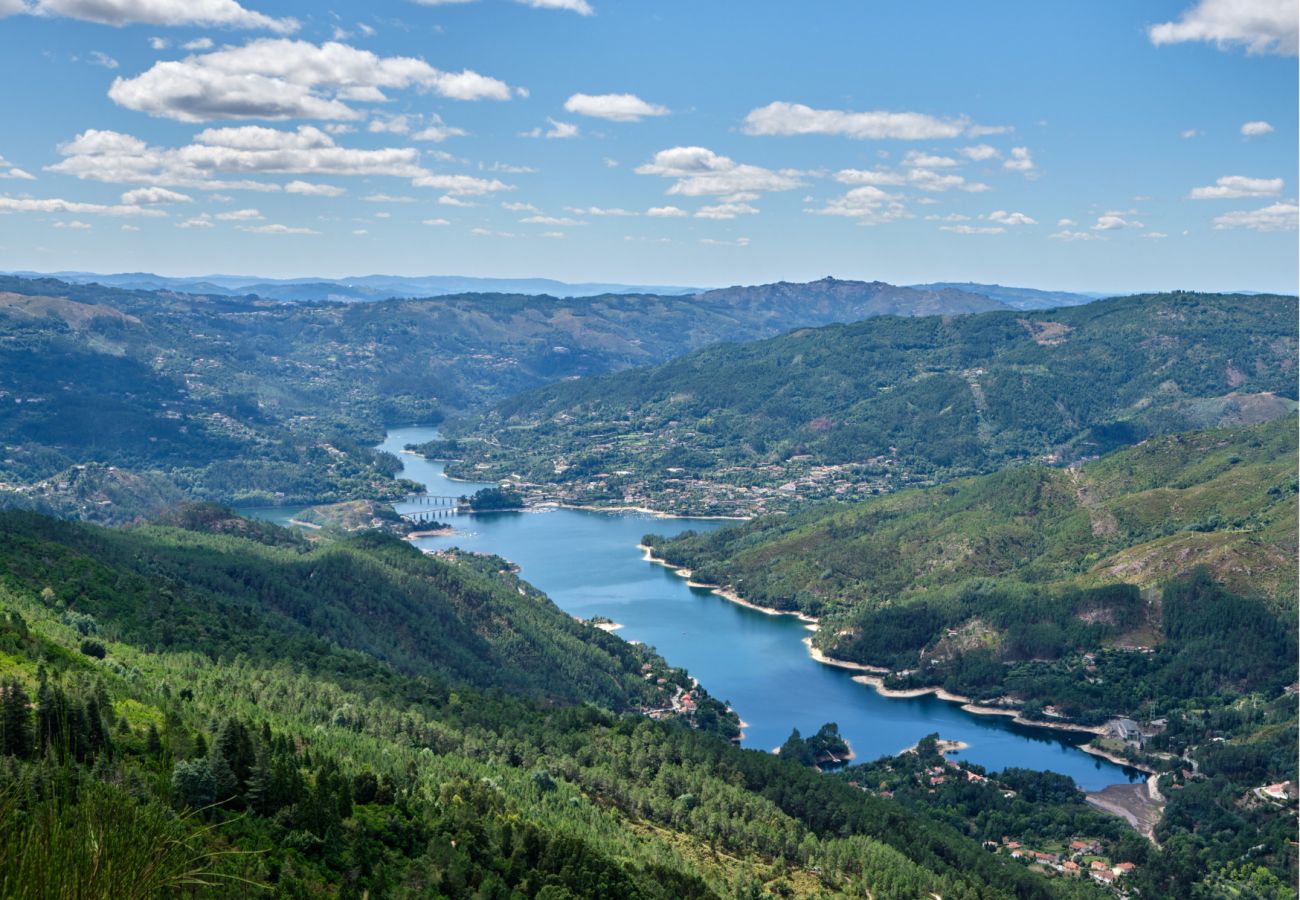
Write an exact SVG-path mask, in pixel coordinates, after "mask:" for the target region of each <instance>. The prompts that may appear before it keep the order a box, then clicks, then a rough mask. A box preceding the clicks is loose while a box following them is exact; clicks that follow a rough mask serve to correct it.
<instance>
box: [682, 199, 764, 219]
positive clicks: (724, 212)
mask: <svg viewBox="0 0 1300 900" xmlns="http://www.w3.org/2000/svg"><path fill="white" fill-rule="evenodd" d="M757 212H758V210H757V209H756V208H754V207H752V206H750V205H749V204H748V203H719V204H717V205H715V206H702V207H700V208H699V209H698V210H696V212H695V218H697V219H734V218H736V216H752V215H754V214H756V213H757Z"/></svg>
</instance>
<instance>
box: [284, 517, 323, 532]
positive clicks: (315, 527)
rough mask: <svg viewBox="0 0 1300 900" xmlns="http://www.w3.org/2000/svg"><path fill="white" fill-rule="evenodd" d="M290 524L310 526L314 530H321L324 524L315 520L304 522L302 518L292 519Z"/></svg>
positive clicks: (300, 526)
mask: <svg viewBox="0 0 1300 900" xmlns="http://www.w3.org/2000/svg"><path fill="white" fill-rule="evenodd" d="M289 524H290V525H297V526H298V527H299V528H310V529H311V530H312V531H320V530H321V529H322V528H324V527H325V526H324V525H317V524H316V523H315V522H304V521H303V520H302V519H290V520H289Z"/></svg>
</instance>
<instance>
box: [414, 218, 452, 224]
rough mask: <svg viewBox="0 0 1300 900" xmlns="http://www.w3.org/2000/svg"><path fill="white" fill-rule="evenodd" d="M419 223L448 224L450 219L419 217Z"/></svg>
mask: <svg viewBox="0 0 1300 900" xmlns="http://www.w3.org/2000/svg"><path fill="white" fill-rule="evenodd" d="M420 224H421V225H450V224H451V220H450V219H421V220H420Z"/></svg>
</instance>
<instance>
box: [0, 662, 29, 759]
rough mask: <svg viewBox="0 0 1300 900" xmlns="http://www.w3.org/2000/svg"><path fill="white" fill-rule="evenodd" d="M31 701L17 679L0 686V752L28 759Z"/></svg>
mask: <svg viewBox="0 0 1300 900" xmlns="http://www.w3.org/2000/svg"><path fill="white" fill-rule="evenodd" d="M30 707H31V701H30V700H29V699H28V697H27V692H26V691H24V690H23V686H22V685H21V684H19V683H18V682H17V681H13V680H10V681H7V682H6V683H5V684H4V686H3V687H0V753H3V754H4V755H6V756H16V757H18V758H19V759H28V758H30V757H31V755H32V726H31V710H30Z"/></svg>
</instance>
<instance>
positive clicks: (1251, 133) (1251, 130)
mask: <svg viewBox="0 0 1300 900" xmlns="http://www.w3.org/2000/svg"><path fill="white" fill-rule="evenodd" d="M1241 133H1242V134H1243V135H1244V136H1246V137H1262V136H1263V135H1266V134H1272V133H1273V126H1272V125H1270V124H1268V123H1267V122H1263V121H1259V122H1246V123H1244V124H1243V125H1242V126H1241Z"/></svg>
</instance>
